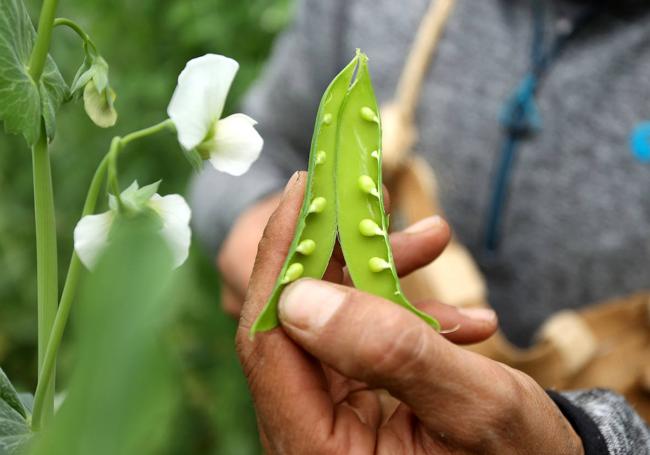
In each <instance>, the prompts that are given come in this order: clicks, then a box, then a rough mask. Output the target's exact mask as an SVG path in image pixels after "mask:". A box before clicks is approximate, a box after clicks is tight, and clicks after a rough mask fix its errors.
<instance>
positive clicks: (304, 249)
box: [296, 239, 316, 256]
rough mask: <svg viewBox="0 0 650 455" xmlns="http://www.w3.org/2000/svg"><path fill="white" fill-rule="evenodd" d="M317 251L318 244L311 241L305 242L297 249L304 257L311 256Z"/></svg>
mask: <svg viewBox="0 0 650 455" xmlns="http://www.w3.org/2000/svg"><path fill="white" fill-rule="evenodd" d="M315 249H316V242H314V241H313V240H311V239H306V240H303V241H302V242H300V243H299V244H298V246H297V247H296V251H297V252H298V253H300V254H302V255H304V256H309V255H310V254H312V253H313V252H314V250H315Z"/></svg>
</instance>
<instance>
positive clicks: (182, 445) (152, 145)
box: [0, 0, 291, 455]
mask: <svg viewBox="0 0 650 455" xmlns="http://www.w3.org/2000/svg"><path fill="white" fill-rule="evenodd" d="M7 1H9V2H11V1H13V0H0V4H2V7H5V2H7ZM25 1H26V2H27V6H28V9H29V12H30V13H31V14H32V18H35V17H36V13H37V11H38V8H39V7H40V1H38V0H25ZM290 2H291V0H241V1H237V2H233V1H232V0H191V1H173V0H139V1H137V2H134V1H131V0H116V1H112V2H109V1H106V0H61V1H60V6H59V9H58V12H57V15H58V16H64V17H71V18H73V19H75V20H76V21H77V22H78V23H80V24H81V25H82V26H83V28H84V29H85V30H86V31H88V32H89V34H90V35H91V37H92V39H93V41H94V42H95V43H96V44H97V46H98V48H99V49H100V50H101V52H102V56H103V57H104V58H105V59H106V61H107V62H109V64H110V74H111V81H110V85H111V86H112V87H113V88H114V89H115V92H116V93H117V98H116V101H115V103H116V108H117V109H118V110H119V112H120V119H119V122H118V123H117V125H116V126H115V127H113V128H111V129H108V130H98V129H97V127H96V126H94V125H93V124H92V122H91V121H90V120H89V119H88V117H87V116H86V114H85V112H84V110H83V107H82V106H81V103H80V102H71V103H68V104H66V105H65V106H64V107H63V108H62V109H61V110H60V112H59V116H58V119H57V135H56V137H55V139H54V141H53V143H52V165H53V179H54V185H55V204H56V208H57V234H58V238H59V251H60V264H59V268H60V270H62V271H63V270H66V269H67V266H68V258H69V253H70V252H71V249H72V230H73V228H74V226H75V224H76V222H77V221H78V219H79V215H80V213H81V208H82V205H83V200H84V196H85V190H86V188H87V187H88V184H89V183H90V180H91V178H92V173H93V171H94V168H95V166H96V165H97V163H98V162H99V160H100V159H101V157H102V156H103V154H104V153H105V152H106V150H107V149H108V146H109V143H110V139H111V138H112V136H114V135H115V134H125V133H127V132H129V131H132V130H134V129H137V128H141V127H145V126H148V125H151V124H154V123H156V122H158V121H160V120H163V119H164V117H165V115H166V114H165V110H166V107H167V103H168V102H169V99H170V97H171V94H172V91H173V88H174V86H175V84H176V77H177V75H178V73H179V72H180V70H181V69H182V68H183V66H184V65H185V62H186V61H187V60H189V59H190V58H193V57H197V56H200V55H202V54H204V53H207V52H215V53H222V54H225V55H228V56H231V57H233V58H236V59H237V60H238V61H239V62H240V64H241V69H240V72H239V74H238V76H237V78H236V79H235V84H234V86H233V90H232V91H231V93H230V96H229V97H228V105H227V106H226V111H231V112H232V110H233V107H234V106H235V105H236V104H237V101H238V100H239V99H241V95H242V94H243V93H244V91H245V90H246V89H247V87H248V86H249V85H250V83H251V82H252V81H253V80H254V78H255V77H257V74H258V72H259V69H260V68H261V66H262V64H263V63H264V61H265V59H266V58H267V56H268V53H269V50H270V47H271V45H272V40H273V37H274V36H275V35H276V34H277V32H278V31H279V30H280V29H281V28H282V27H283V26H284V25H285V24H286V22H287V21H288V19H289V18H290V11H291V8H290ZM4 17H5V16H4V13H3V12H0V22H1V21H2V20H3V18H4ZM51 55H53V56H55V57H56V60H57V62H58V64H59V68H60V69H61V72H62V73H63V75H64V77H65V79H66V80H67V81H72V80H73V79H74V76H75V71H76V69H77V68H78V67H79V66H80V64H81V63H82V61H83V58H84V53H83V51H82V50H81V46H80V41H79V38H78V37H77V36H76V35H75V34H73V33H72V32H70V31H69V30H66V29H64V28H60V27H59V28H56V29H55V30H54V35H53V48H52V50H51ZM46 68H47V67H46ZM3 69H4V64H0V73H2V70H3ZM2 74H3V73H2ZM0 96H1V95H0ZM0 110H2V106H0ZM224 114H225V115H227V114H228V112H225V113H224ZM24 150H26V147H25V143H24V140H23V139H22V138H20V137H18V136H11V135H4V136H3V135H2V134H0V269H1V270H2V273H0V364H1V365H2V366H3V368H4V369H5V371H6V372H7V374H8V375H9V376H10V377H11V378H12V381H13V382H14V384H16V387H17V389H18V390H29V391H33V390H34V388H35V380H36V362H35V359H36V356H35V352H36V351H35V349H36V316H35V302H36V288H35V270H36V268H35V250H34V230H33V225H34V219H33V213H32V210H33V205H32V204H33V199H32V198H33V195H32V183H31V179H32V175H31V168H30V156H29V153H19V152H23V151H24ZM180 153H182V152H181V150H180V148H179V146H178V144H177V142H176V139H175V138H174V137H173V136H172V135H159V136H157V137H155V138H152V139H150V140H147V141H142V142H139V143H138V144H137V146H132V147H129V149H128V150H126V152H125V153H124V156H123V158H121V160H120V167H121V177H122V187H124V186H126V184H128V183H130V182H131V181H133V180H135V179H137V180H139V181H144V182H152V181H156V180H158V179H160V178H162V179H163V182H162V183H161V192H162V193H173V192H180V193H183V192H184V190H185V188H186V185H187V181H188V179H189V177H190V176H191V173H192V169H191V167H190V165H189V164H185V161H184V160H183V158H179V154H180ZM105 203H106V202H105ZM104 209H105V206H104V207H102V206H101V205H100V207H98V210H100V211H102V210H104ZM179 274H180V276H179V279H178V281H177V282H175V284H174V285H173V286H172V287H171V288H170V290H169V298H170V299H171V302H172V303H171V304H173V305H175V307H176V308H178V313H177V317H175V318H174V321H173V323H172V324H171V326H170V327H169V328H168V332H167V333H168V336H169V337H170V338H171V340H173V345H174V346H175V350H176V354H177V358H178V359H179V362H180V372H179V375H180V378H174V380H175V381H176V389H175V395H176V396H177V397H178V398H179V399H178V403H177V404H178V407H177V409H176V413H175V414H174V416H173V425H172V430H171V432H170V436H171V440H169V441H167V445H166V447H165V448H164V449H161V450H160V452H158V453H161V454H170V455H171V454H179V455H180V454H183V455H186V454H233V455H238V454H242V455H244V454H254V453H258V452H259V445H258V442H257V441H258V439H257V433H256V429H255V417H254V414H253V412H252V406H251V402H250V398H249V397H248V394H247V391H246V385H245V381H244V379H243V376H242V374H241V371H240V369H239V365H238V362H237V359H236V356H235V354H234V341H233V339H234V332H235V323H234V321H232V320H231V319H230V318H228V317H227V316H225V315H224V314H223V313H222V312H221V309H220V306H219V301H218V295H219V284H218V280H217V279H216V276H215V272H214V266H213V258H210V257H206V256H204V255H202V251H201V249H200V247H199V245H196V242H195V245H193V248H192V251H191V254H190V260H189V261H188V262H187V263H186V264H185V265H184V266H183V267H182V268H181V269H180V270H179ZM61 275H64V274H63V273H61ZM62 279H63V276H61V280H62ZM61 284H62V283H61ZM79 308H80V306H79V302H75V305H74V306H73V309H72V315H71V321H70V329H71V330H70V332H71V333H69V334H67V335H66V337H65V338H64V344H63V350H62V351H61V353H60V355H59V361H58V364H59V372H58V373H59V374H58V376H57V384H58V386H57V388H58V389H59V390H66V389H67V388H68V385H69V384H70V382H71V381H73V380H74V379H73V378H71V377H70V372H72V371H75V368H74V367H75V366H76V365H78V363H79V362H80V360H81V359H80V357H79V356H80V352H78V351H77V350H75V347H76V346H78V343H77V338H72V336H71V335H73V334H75V333H78V331H77V330H76V329H79V325H80V318H81V314H78V311H79ZM0 453H1V452H0Z"/></svg>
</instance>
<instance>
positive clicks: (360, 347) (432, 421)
mask: <svg viewBox="0 0 650 455" xmlns="http://www.w3.org/2000/svg"><path fill="white" fill-rule="evenodd" d="M279 310H280V320H281V321H282V325H283V327H284V329H285V331H286V332H287V334H288V335H289V336H290V337H291V338H292V339H294V340H295V341H296V342H297V343H298V344H300V345H301V346H302V347H303V348H304V349H306V350H307V351H308V352H310V353H311V354H313V355H314V356H315V357H316V358H318V359H319V360H321V361H322V362H324V363H325V364H328V365H330V366H332V367H333V368H334V369H336V370H337V371H339V372H340V373H341V374H343V375H346V376H348V377H351V378H355V379H358V380H360V381H364V382H366V383H368V384H369V386H371V387H377V388H385V389H387V390H388V391H389V392H390V393H391V395H393V396H394V397H396V398H398V399H400V400H401V401H402V402H404V403H405V404H406V405H408V406H409V407H410V408H411V409H412V410H413V412H414V413H415V414H416V415H417V416H418V418H419V419H420V420H421V421H422V422H423V423H424V424H425V425H426V426H427V427H428V428H429V429H435V430H436V431H438V430H439V431H444V432H448V434H451V433H452V432H453V431H456V429H457V428H458V421H457V419H458V415H463V413H471V412H472V409H473V406H474V405H475V401H476V396H479V397H480V396H485V397H487V398H486V400H487V401H488V403H489V402H490V400H489V399H488V398H489V397H490V394H494V393H498V392H497V391H498V390H499V389H500V387H501V383H499V381H500V377H497V373H495V372H494V371H493V370H495V369H494V368H492V366H493V362H489V361H488V360H487V359H485V358H483V357H481V356H478V355H476V354H473V353H470V352H467V351H464V350H462V349H461V348H459V347H457V346H455V345H454V344H452V343H450V342H448V341H447V340H445V339H444V338H443V337H441V336H440V335H439V334H438V333H436V332H435V331H433V330H432V329H431V328H430V327H429V326H428V325H427V324H425V323H424V322H423V321H422V320H420V319H419V318H418V317H417V316H415V315H413V314H412V313H411V312H409V311H406V310H405V309H403V308H401V307H399V306H397V305H395V304H393V303H391V302H388V301H386V300H383V299H381V298H378V297H376V296H372V295H369V294H365V293H362V292H360V291H357V290H355V289H352V288H349V287H345V286H339V285H334V284H330V283H325V282H323V281H315V280H309V279H303V280H299V281H297V282H296V283H294V284H292V285H291V286H289V287H288V288H287V289H286V290H285V292H284V294H283V296H282V299H281V301H280V306H279ZM477 372H479V374H476V373H477ZM495 381H497V383H496V384H495ZM475 393H476V394H478V395H474V394H475ZM503 395H506V393H505V392H504V393H503ZM450 403H452V404H453V405H454V407H455V409H454V411H453V412H451V410H450V409H449V406H450Z"/></svg>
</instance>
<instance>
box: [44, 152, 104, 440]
mask: <svg viewBox="0 0 650 455" xmlns="http://www.w3.org/2000/svg"><path fill="white" fill-rule="evenodd" d="M107 167H108V154H107V155H106V156H105V157H104V159H102V161H101V162H100V163H99V166H98V167H97V170H96V171H95V175H94V176H93V179H92V182H91V183H90V188H89V189H88V194H87V196H86V202H85V203H84V208H83V212H82V214H81V216H82V217H84V216H86V215H91V214H92V213H93V212H94V211H95V206H96V205H97V199H98V197H99V191H100V190H101V187H102V182H103V181H104V175H106V169H107ZM81 271H82V266H81V261H80V260H79V257H77V254H76V253H75V252H74V251H73V253H72V258H71V259H70V267H69V268H68V275H67V277H66V280H65V285H64V286H63V293H62V294H61V302H60V304H59V309H58V311H57V313H56V318H55V319H54V326H53V327H52V332H51V334H50V338H49V340H48V343H47V349H46V350H45V359H44V361H43V367H42V369H41V373H40V375H39V378H38V386H37V387H36V395H35V397H34V409H33V414H32V429H33V430H34V431H37V430H39V429H40V426H41V423H42V422H41V414H42V413H43V412H44V404H45V398H46V388H45V385H44V384H47V383H48V382H49V381H50V378H51V377H52V375H53V372H54V366H55V361H56V354H57V351H58V350H59V345H60V344H61V339H62V338H63V332H64V330H65V326H66V323H67V322H68V316H69V315H70V308H72V302H73V300H74V296H75V293H76V290H77V285H78V283H79V276H80V273H81Z"/></svg>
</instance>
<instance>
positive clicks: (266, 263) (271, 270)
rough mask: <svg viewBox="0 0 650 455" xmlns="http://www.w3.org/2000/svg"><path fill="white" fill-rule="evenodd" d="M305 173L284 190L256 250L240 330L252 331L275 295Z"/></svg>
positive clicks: (303, 190)
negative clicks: (251, 328) (272, 294)
mask: <svg viewBox="0 0 650 455" xmlns="http://www.w3.org/2000/svg"><path fill="white" fill-rule="evenodd" d="M306 180H307V177H306V173H305V172H296V173H295V174H294V175H293V176H292V177H291V179H290V180H289V182H288V183H287V186H286V188H285V190H284V193H283V195H282V199H281V200H280V202H279V204H278V207H277V208H276V209H275V211H274V212H273V214H272V215H271V217H270V218H269V221H268V223H267V225H266V228H265V229H264V233H263V234H262V239H261V240H260V241H259V244H258V247H257V255H256V256H255V261H254V265H253V272H252V274H251V279H250V283H252V284H251V286H249V287H248V293H247V295H246V305H245V306H244V308H243V309H242V320H241V321H240V326H241V327H250V326H251V325H252V323H253V321H254V320H255V318H256V317H257V315H258V314H259V313H260V311H261V310H262V308H263V306H264V304H265V303H266V301H267V300H268V297H269V296H270V295H271V292H272V291H273V287H274V286H275V281H276V279H277V277H278V275H279V273H280V270H281V269H282V266H283V264H284V261H285V258H286V256H287V254H288V253H289V247H290V246H291V241H292V239H293V234H294V231H295V228H296V222H297V220H298V216H299V215H300V208H301V206H302V198H303V195H304V192H305V184H306Z"/></svg>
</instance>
